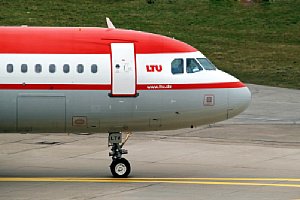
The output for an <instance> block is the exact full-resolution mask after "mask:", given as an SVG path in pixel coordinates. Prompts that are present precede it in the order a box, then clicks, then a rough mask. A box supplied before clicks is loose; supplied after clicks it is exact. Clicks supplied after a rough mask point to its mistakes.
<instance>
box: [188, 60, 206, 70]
mask: <svg viewBox="0 0 300 200" xmlns="http://www.w3.org/2000/svg"><path fill="white" fill-rule="evenodd" d="M202 70H203V69H202V67H201V66H200V65H199V63H198V62H197V60H196V59H195V58H187V59H186V72H187V73H195V72H200V71H202Z"/></svg>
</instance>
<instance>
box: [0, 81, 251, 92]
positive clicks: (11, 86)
mask: <svg viewBox="0 0 300 200" xmlns="http://www.w3.org/2000/svg"><path fill="white" fill-rule="evenodd" d="M241 87H246V86H245V84H243V83H242V82H224V83H193V84H138V85H137V90H195V89H224V88H241ZM0 90H111V85H110V84H25V83H24V84H0Z"/></svg>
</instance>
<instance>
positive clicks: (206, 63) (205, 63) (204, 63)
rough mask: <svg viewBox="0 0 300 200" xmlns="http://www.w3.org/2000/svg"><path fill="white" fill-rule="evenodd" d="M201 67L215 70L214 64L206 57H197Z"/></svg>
mask: <svg viewBox="0 0 300 200" xmlns="http://www.w3.org/2000/svg"><path fill="white" fill-rule="evenodd" d="M197 60H198V61H199V62H200V64H201V65H202V67H204V69H206V70H216V69H217V68H216V66H215V65H214V64H212V63H211V62H210V60H208V59H207V58H197Z"/></svg>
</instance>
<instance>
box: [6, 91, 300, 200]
mask: <svg viewBox="0 0 300 200" xmlns="http://www.w3.org/2000/svg"><path fill="white" fill-rule="evenodd" d="M249 87H250V89H251V91H252V94H253V100H252V103H251V105H250V107H249V108H248V109H247V110H246V111H245V112H244V113H243V114H241V115H239V116H237V117H235V118H233V119H230V120H228V121H224V122H221V123H216V124H212V125H209V126H203V127H197V128H194V129H190V128H189V129H181V130H176V131H158V132H146V133H134V135H133V136H132V137H131V138H130V140H129V141H128V143H127V144H126V149H128V150H129V154H128V155H127V156H126V158H127V159H128V160H129V161H130V162H131V165H132V173H131V175H130V178H129V179H124V180H117V181H116V180H115V179H112V178H111V174H110V170H109V168H108V166H109V164H110V158H109V157H108V152H109V149H108V147H107V135H106V134H92V135H88V134H81V135H75V134H70V135H66V134H0V199H1V200H2V199H3V200H4V199H5V200H6V199H22V200H27V199H43V200H50V199H74V200H75V199H76V200H78V199H130V200H132V199H151V200H152V199H270V200H271V199H272V200H274V199H278V200H279V199H280V200H282V199H288V200H300V90H291V89H282V88H274V87H266V86H258V85H249ZM16 177H23V178H24V179H21V180H16ZM45 177H48V179H47V178H45ZM55 177H59V178H61V179H63V181H62V182H60V181H57V180H56V179H55ZM145 178H147V179H145ZM160 178H169V179H170V178H173V179H171V180H166V179H163V180H162V179H160ZM183 178H185V179H183ZM8 180H14V181H8ZM49 180H51V181H49Z"/></svg>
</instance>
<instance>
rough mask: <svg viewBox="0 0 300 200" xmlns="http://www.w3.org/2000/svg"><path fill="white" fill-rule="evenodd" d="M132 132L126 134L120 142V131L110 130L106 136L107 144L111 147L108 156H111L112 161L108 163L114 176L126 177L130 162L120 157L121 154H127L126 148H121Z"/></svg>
mask: <svg viewBox="0 0 300 200" xmlns="http://www.w3.org/2000/svg"><path fill="white" fill-rule="evenodd" d="M131 134H132V133H128V134H127V135H126V139H125V140H124V142H122V133H120V132H111V133H109V137H108V146H109V147H111V152H109V156H111V157H112V163H111V164H110V171H111V173H112V175H113V176H114V177H115V178H126V177H128V175H129V173H130V171H131V167H130V163H129V162H128V161H127V160H126V159H125V158H122V155H123V154H128V151H127V150H126V149H122V147H123V146H124V144H125V143H126V142H127V140H128V139H129V137H130V136H131Z"/></svg>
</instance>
